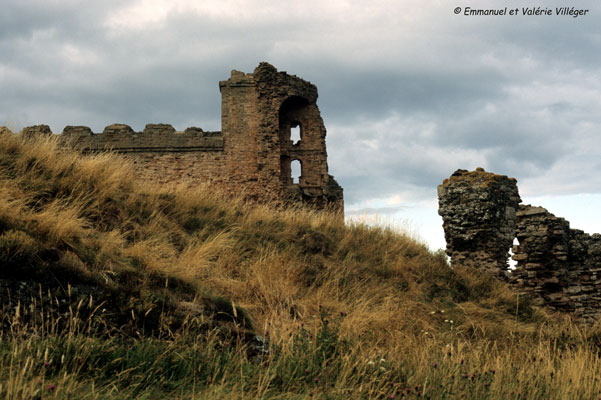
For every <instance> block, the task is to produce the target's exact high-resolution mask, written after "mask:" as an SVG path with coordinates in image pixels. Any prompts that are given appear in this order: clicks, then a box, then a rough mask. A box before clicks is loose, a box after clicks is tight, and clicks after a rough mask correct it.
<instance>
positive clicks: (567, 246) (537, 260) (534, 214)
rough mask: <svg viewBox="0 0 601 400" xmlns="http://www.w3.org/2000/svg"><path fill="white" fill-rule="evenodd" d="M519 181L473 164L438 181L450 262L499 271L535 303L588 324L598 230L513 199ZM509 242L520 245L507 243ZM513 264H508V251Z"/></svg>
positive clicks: (597, 277) (596, 279)
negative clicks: (473, 167)
mask: <svg viewBox="0 0 601 400" xmlns="http://www.w3.org/2000/svg"><path fill="white" fill-rule="evenodd" d="M520 201H521V200H520V197H519V194H518V188H517V181H516V180H515V179H514V178H508V177H507V176H504V175H496V174H493V173H490V172H486V171H484V170H483V169H482V168H478V169H476V170H475V171H466V170H457V171H456V172H455V173H453V175H452V176H451V177H450V178H449V179H445V180H444V182H443V184H442V185H440V186H438V202H439V209H438V213H439V214H440V215H441V216H442V219H443V228H444V231H445V239H446V241H447V250H446V251H447V254H448V255H449V257H450V258H451V264H452V265H453V266H472V267H475V268H478V269H481V270H485V271H487V272H489V273H492V274H493V275H495V276H500V277H502V278H503V279H505V280H507V281H508V282H509V283H511V284H512V285H514V286H515V287H516V288H517V289H518V290H519V291H521V292H522V293H525V294H530V295H531V297H532V298H533V299H534V301H535V303H537V304H539V305H545V306H547V307H549V308H551V309H554V310H557V311H561V312H567V313H571V314H572V315H574V316H575V317H576V318H577V319H578V320H581V321H584V322H587V323H594V322H595V321H598V320H599V318H601V235H599V234H593V235H589V234H587V233H584V232H583V231H581V230H578V229H571V228H570V223H569V222H568V221H566V220H565V219H563V218H559V217H556V216H554V215H553V214H551V213H549V212H548V211H547V210H546V209H544V208H542V207H535V206H531V205H524V204H519V202H520ZM514 239H517V241H518V243H519V244H516V245H513V246H512V243H513V241H514ZM510 248H511V250H512V252H513V256H512V258H513V260H514V261H516V263H517V264H516V266H515V269H513V270H510V269H508V257H509V249H510Z"/></svg>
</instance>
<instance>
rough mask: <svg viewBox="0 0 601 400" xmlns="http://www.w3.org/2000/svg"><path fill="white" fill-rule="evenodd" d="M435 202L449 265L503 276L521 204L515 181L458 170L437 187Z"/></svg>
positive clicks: (480, 170)
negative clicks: (469, 267)
mask: <svg viewBox="0 0 601 400" xmlns="http://www.w3.org/2000/svg"><path fill="white" fill-rule="evenodd" d="M438 199H439V200H438V201H439V208H438V213H439V214H440V215H441V216H442V219H443V228H444V231H445V239H446V241H447V254H448V255H449V256H450V257H451V263H452V264H453V265H465V266H468V265H469V266H474V267H477V268H481V269H484V270H486V271H489V272H491V273H493V274H495V275H498V274H502V273H504V271H505V270H506V269H507V267H508V264H507V258H508V251H509V249H510V247H511V244H512V242H513V238H514V232H515V218H516V211H517V208H518V204H519V202H520V196H519V194H518V190H517V185H516V180H515V179H512V178H508V177H506V176H504V175H495V174H492V173H490V172H486V171H484V170H483V169H482V168H478V169H477V170H476V171H472V172H468V171H466V170H461V169H460V170H457V171H455V173H454V174H453V175H452V176H451V177H450V178H449V179H445V181H444V183H443V184H442V185H440V186H438Z"/></svg>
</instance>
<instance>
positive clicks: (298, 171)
mask: <svg viewBox="0 0 601 400" xmlns="http://www.w3.org/2000/svg"><path fill="white" fill-rule="evenodd" d="M290 172H291V173H292V183H293V184H297V183H299V182H300V177H301V176H302V174H303V168H302V164H301V162H300V160H293V161H292V163H291V164H290Z"/></svg>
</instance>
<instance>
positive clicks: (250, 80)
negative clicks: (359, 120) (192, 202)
mask: <svg viewBox="0 0 601 400" xmlns="http://www.w3.org/2000/svg"><path fill="white" fill-rule="evenodd" d="M219 89H220V91H221V96H222V104H221V123H222V131H221V132H204V131H203V130H202V129H200V128H196V127H191V128H187V129H186V130H184V131H183V132H176V130H175V128H173V127H172V126H171V125H168V124H148V125H146V127H145V128H144V130H143V131H142V132H134V131H133V129H132V128H131V127H129V126H127V125H124V124H113V125H109V126H107V127H106V128H105V129H104V131H103V132H102V133H100V134H94V133H92V131H91V130H90V128H88V127H85V126H67V127H65V129H64V130H63V133H62V135H60V140H61V141H62V142H63V143H64V145H66V146H71V147H73V148H75V149H77V150H79V151H81V152H83V153H93V152H99V151H108V150H112V151H115V152H118V153H122V154H123V155H124V156H125V157H127V158H129V159H131V160H132V161H133V165H134V168H135V173H136V175H137V176H138V177H139V178H141V179H145V180H149V181H153V182H158V183H165V184H166V183H175V184H179V183H185V184H187V185H189V186H195V185H206V184H209V185H213V186H216V187H219V188H220V189H221V190H225V191H226V192H231V193H232V194H243V195H245V196H246V198H248V199H250V200H254V201H259V202H271V203H275V204H290V203H305V204H310V205H312V206H314V207H316V208H320V209H321V208H326V207H328V208H330V209H333V210H334V211H339V212H342V211H343V208H344V201H343V195H342V188H341V187H340V186H339V185H338V183H337V182H336V181H335V180H334V178H333V177H332V176H331V175H329V174H328V165H327V152H326V144H325V136H326V130H325V127H324V124H323V120H322V118H321V115H320V112H319V108H318V107H317V104H316V100H317V88H316V87H315V85H313V84H312V83H310V82H307V81H305V80H303V79H301V78H298V77H296V76H294V75H288V74H287V73H286V72H278V71H277V70H276V69H275V68H274V67H273V66H271V65H269V64H268V63H260V64H259V66H258V67H257V68H256V69H255V71H254V72H253V73H250V74H245V73H243V72H239V71H232V73H231V77H230V78H229V79H228V80H225V81H221V82H219ZM295 126H300V127H301V139H300V140H299V141H298V142H297V143H292V141H291V140H290V130H291V128H292V127H295ZM42 134H52V132H51V131H50V128H49V127H48V126H47V125H36V126H32V127H27V128H25V129H24V130H23V135H24V136H32V135H42ZM294 160H298V161H300V163H301V176H300V179H299V182H298V183H297V184H295V183H293V182H292V179H291V170H290V164H291V162H292V161H294Z"/></svg>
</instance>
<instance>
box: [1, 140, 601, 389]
mask: <svg viewBox="0 0 601 400" xmlns="http://www.w3.org/2000/svg"><path fill="white" fill-rule="evenodd" d="M131 170H132V168H131V166H130V165H129V164H128V162H127V161H126V160H124V159H122V158H120V157H118V156H116V155H112V154H101V155H93V156H86V157H82V156H79V155H77V154H75V153H73V152H70V151H66V150H64V149H59V148H57V146H56V143H55V142H54V141H53V140H52V138H46V139H36V140H26V141H24V140H22V139H21V138H20V137H19V136H17V135H12V134H2V135H0V185H1V186H0V296H1V298H0V300H1V302H2V304H3V305H2V306H1V307H2V317H0V323H1V324H2V325H1V327H2V332H3V333H2V335H3V341H2V347H1V348H0V371H3V372H0V379H1V381H2V384H1V386H0V396H4V398H17V397H22V398H36V397H35V396H38V397H37V398H42V397H43V398H46V397H48V398H50V397H52V398H73V397H69V396H73V394H74V393H77V394H78V396H79V398H124V397H129V398H164V397H166V396H170V397H171V398H178V397H180V396H181V398H230V397H237V396H239V395H248V396H249V397H251V398H252V397H263V398H272V397H273V398H276V397H277V398H311V397H317V398H348V396H349V395H352V396H354V397H355V398H395V396H396V397H397V398H398V397H401V396H404V397H415V398H417V397H430V398H474V399H476V398H477V399H480V398H520V396H528V397H527V398H565V397H559V396H563V395H569V396H571V395H576V396H577V397H579V398H596V397H595V396H596V395H597V394H599V393H600V390H601V384H600V383H599V382H598V376H600V374H601V368H600V366H599V358H598V357H599V355H598V349H599V344H598V342H599V329H598V327H593V328H582V327H577V326H574V325H572V324H571V322H570V321H569V319H565V318H563V317H562V318H560V317H558V316H556V315H552V314H549V313H547V312H545V311H544V310H540V309H535V308H533V307H532V306H531V305H530V304H529V300H528V299H527V298H524V297H522V296H519V295H517V294H516V293H514V292H512V291H511V290H510V289H509V288H508V287H507V286H506V285H505V284H503V283H502V282H499V281H497V280H495V279H494V278H491V277H488V276H486V275H482V274H480V273H479V272H478V271H474V270H464V269H454V270H453V269H450V267H449V266H448V264H447V261H446V256H445V255H444V253H440V252H437V253H432V252H430V251H428V249H427V248H426V247H425V246H424V245H423V244H421V243H419V242H417V241H416V240H414V239H412V238H411V237H409V236H407V235H404V234H403V233H402V232H398V231H395V230H394V229H389V228H378V227H369V226H366V225H362V224H350V225H345V224H344V223H343V222H342V220H341V218H340V216H338V215H333V214H330V213H325V212H314V211H308V210H305V209H302V208H300V207H299V208H298V209H288V210H275V209H273V208H271V207H269V206H266V205H256V204H254V205H251V204H245V203H243V202H242V201H241V200H238V199H231V198H226V197H224V196H223V195H221V194H220V193H216V192H214V191H209V190H207V189H206V188H194V189H190V188H186V187H185V186H181V187H176V186H173V187H158V186H155V185H152V184H148V183H141V182H138V181H136V180H135V179H134V178H133V176H132V174H131ZM32 333H34V334H35V335H33V336H31V334H32ZM240 333H242V336H240V335H239V334H240ZM253 333H258V334H260V335H263V336H265V337H267V338H268V340H269V342H270V351H269V353H267V354H262V355H259V356H256V355H255V356H253V355H249V352H248V348H249V347H248V346H249V344H248V340H247V339H248V337H249V335H252V334H253ZM28 335H29V336H28ZM244 335H246V336H244ZM244 337H246V338H247V339H244ZM228 338H230V339H228ZM162 339H169V340H168V341H164V340H162ZM228 343H229V344H228ZM257 357H258V358H257ZM65 360H66V361H65ZM49 381H51V383H48V382H49ZM49 385H52V387H50V386H49ZM112 388H116V389H115V390H117V389H118V390H117V391H116V392H115V391H114V390H113V389H112ZM14 396H16V397H14ZM27 396H29V397H27ZM40 396H42V397H40ZM118 396H123V397H118ZM391 396H392V397H391Z"/></svg>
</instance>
